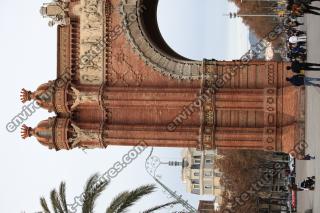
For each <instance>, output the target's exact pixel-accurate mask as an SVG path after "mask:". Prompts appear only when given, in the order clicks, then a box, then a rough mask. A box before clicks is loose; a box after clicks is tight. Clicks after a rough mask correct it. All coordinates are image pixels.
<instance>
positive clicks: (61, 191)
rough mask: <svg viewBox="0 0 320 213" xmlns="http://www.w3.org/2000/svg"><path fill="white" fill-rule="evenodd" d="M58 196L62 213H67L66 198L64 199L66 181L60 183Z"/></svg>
mask: <svg viewBox="0 0 320 213" xmlns="http://www.w3.org/2000/svg"><path fill="white" fill-rule="evenodd" d="M59 198H60V203H61V206H62V208H63V211H64V213H68V212H69V211H68V205H67V199H66V183H65V182H61V183H60V188H59Z"/></svg>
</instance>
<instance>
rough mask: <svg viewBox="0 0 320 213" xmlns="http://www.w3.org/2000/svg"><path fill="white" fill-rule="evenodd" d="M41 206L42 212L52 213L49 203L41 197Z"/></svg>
mask: <svg viewBox="0 0 320 213" xmlns="http://www.w3.org/2000/svg"><path fill="white" fill-rule="evenodd" d="M40 204H41V207H42V210H43V212H44V213H51V212H50V210H49V208H48V204H47V201H46V199H45V198H44V197H41V198H40Z"/></svg>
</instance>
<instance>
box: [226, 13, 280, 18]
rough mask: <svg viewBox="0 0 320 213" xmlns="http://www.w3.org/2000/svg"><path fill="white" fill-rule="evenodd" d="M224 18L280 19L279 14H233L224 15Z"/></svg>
mask: <svg viewBox="0 0 320 213" xmlns="http://www.w3.org/2000/svg"><path fill="white" fill-rule="evenodd" d="M224 16H229V17H230V18H237V17H278V15H277V14H238V13H232V12H230V13H229V14H224Z"/></svg>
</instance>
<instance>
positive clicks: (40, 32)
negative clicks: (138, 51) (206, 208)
mask: <svg viewBox="0 0 320 213" xmlns="http://www.w3.org/2000/svg"><path fill="white" fill-rule="evenodd" d="M42 3H44V1H43V0H32V1H26V0H1V7H0V24H1V31H0V32H1V33H0V47H1V52H0V54H1V63H2V64H1V65H2V71H1V73H2V78H1V93H2V97H3V98H2V105H1V130H0V132H1V139H2V140H1V142H2V146H1V149H0V164H1V181H0V188H1V194H0V203H1V205H0V212H4V213H17V212H21V211H23V210H24V211H26V212H27V213H29V212H36V211H38V210H40V205H39V197H40V196H42V195H44V196H46V197H47V198H48V197H49V191H50V190H51V189H52V188H54V187H57V186H58V185H59V183H60V181H62V180H64V181H66V182H67V196H68V202H69V203H71V202H72V201H73V200H72V199H73V197H74V196H76V195H79V194H80V193H81V192H82V187H83V184H84V183H85V181H86V179H87V178H88V177H89V176H90V175H91V174H93V173H95V172H100V173H103V172H104V171H106V170H107V169H109V168H110V167H111V166H112V165H113V164H114V163H115V162H116V161H118V160H120V159H121V157H122V156H123V154H125V153H126V152H127V151H128V150H129V148H126V147H108V148H107V150H88V151H87V153H84V152H83V151H81V150H73V151H60V152H55V151H52V150H48V149H46V148H45V147H43V146H41V145H40V144H39V143H38V142H37V141H36V140H35V139H34V138H31V139H28V140H22V139H21V138H20V133H19V131H16V132H14V133H9V132H7V131H6V128H5V127H6V124H7V122H8V121H10V120H11V119H12V118H13V117H14V116H16V114H17V113H19V112H20V111H21V108H22V106H23V105H22V104H21V103H20V100H19V93H20V89H21V88H26V89H30V90H35V89H36V87H37V86H39V85H40V84H42V83H45V82H47V81H48V80H54V79H55V77H56V63H57V58H56V51H57V50H56V47H57V38H56V34H57V32H56V28H55V27H54V28H49V27H48V26H47V21H48V20H44V19H43V18H42V17H41V16H40V13H39V8H40V6H41V5H42ZM230 10H235V8H234V6H233V5H230V4H229V3H228V2H227V0H207V1H205V0H160V4H159V11H158V15H159V17H158V18H159V25H160V30H161V33H162V34H163V36H164V38H165V39H166V41H167V42H168V44H169V45H170V46H171V47H172V48H173V49H174V50H176V51H177V52H178V53H180V54H181V55H183V56H186V57H189V58H193V59H202V58H217V59H237V58H240V56H241V55H242V54H244V53H245V51H246V49H247V48H248V41H247V34H248V32H247V28H246V27H244V26H243V25H242V24H241V23H240V20H229V18H227V17H223V16H222V14H223V13H227V12H229V11H230ZM49 116H53V114H51V115H49V114H48V113H47V112H46V111H45V110H42V109H41V110H38V111H37V112H36V113H35V114H34V115H33V116H32V117H31V118H29V119H28V121H27V122H26V124H27V125H29V126H32V127H34V126H36V125H37V123H38V122H39V121H41V120H44V119H46V118H47V117H49ZM148 152H149V150H147V151H146V152H145V153H143V155H141V156H140V157H139V158H138V159H137V160H136V161H134V163H132V164H131V165H130V166H128V167H127V168H126V169H125V170H124V171H123V172H122V173H121V174H120V175H119V176H118V177H117V178H116V179H114V180H113V181H112V182H111V184H110V186H109V187H108V188H107V190H106V192H105V193H103V195H102V196H101V198H100V199H99V200H98V203H97V208H96V209H97V211H96V212H103V211H104V209H105V207H106V206H107V204H108V203H109V202H110V200H111V198H113V197H114V196H115V195H116V194H117V193H119V192H120V191H122V190H127V189H133V188H134V187H137V186H140V185H142V184H147V183H154V182H153V180H152V179H151V178H150V176H148V175H147V173H146V172H145V170H144V161H145V158H146V156H147V155H148V154H149V153H148ZM155 154H156V155H158V156H159V157H160V158H161V159H162V160H163V161H169V160H181V150H180V149H160V148H157V149H156V150H155ZM160 172H161V174H162V180H163V182H164V183H166V184H167V185H168V186H169V187H171V188H172V189H173V190H176V191H178V192H179V193H181V194H182V195H183V198H184V199H187V200H189V201H190V202H191V203H192V204H193V205H194V206H195V207H196V206H197V204H198V200H199V199H200V197H199V196H195V195H191V194H187V193H186V189H185V185H183V184H182V183H181V176H180V175H181V171H180V169H178V168H162V169H161V170H160ZM206 198H207V197H206ZM209 198H211V199H212V197H209ZM167 201H169V200H168V198H167V194H165V193H163V192H162V190H158V192H157V193H155V194H153V195H152V196H150V197H148V198H147V199H145V200H143V201H142V202H140V203H139V204H138V205H135V207H134V208H132V211H130V212H138V211H139V210H143V209H145V208H148V207H151V206H153V205H156V204H159V203H162V202H167ZM179 209H180V208H179ZM180 210H181V209H180ZM163 212H168V210H164V211H163Z"/></svg>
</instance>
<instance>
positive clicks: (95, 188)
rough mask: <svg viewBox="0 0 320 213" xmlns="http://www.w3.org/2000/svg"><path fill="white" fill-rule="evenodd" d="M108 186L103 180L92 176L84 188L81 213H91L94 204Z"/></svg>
mask: <svg viewBox="0 0 320 213" xmlns="http://www.w3.org/2000/svg"><path fill="white" fill-rule="evenodd" d="M108 184H109V182H108V181H106V180H105V179H102V178H99V175H98V174H94V175H92V176H91V177H90V178H89V179H88V181H87V183H86V186H85V190H84V199H83V204H82V213H92V212H93V208H94V203H95V201H96V199H97V198H98V197H99V196H100V194H101V193H102V192H103V191H104V190H105V188H106V186H107V185H108Z"/></svg>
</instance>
